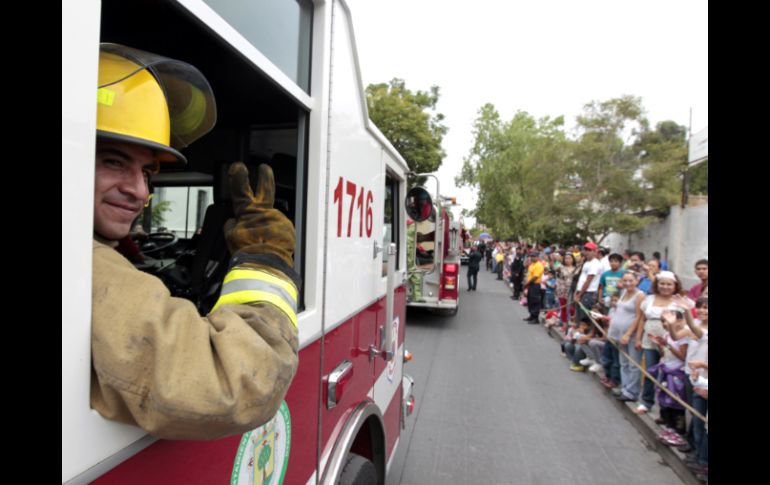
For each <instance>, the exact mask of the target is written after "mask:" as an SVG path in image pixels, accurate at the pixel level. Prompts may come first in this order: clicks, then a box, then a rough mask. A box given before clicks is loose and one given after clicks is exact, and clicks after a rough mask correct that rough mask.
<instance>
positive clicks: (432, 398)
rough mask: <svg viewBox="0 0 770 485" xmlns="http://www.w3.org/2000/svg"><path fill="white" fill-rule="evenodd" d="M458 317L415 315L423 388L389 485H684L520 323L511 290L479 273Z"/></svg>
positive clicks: (549, 344)
mask: <svg viewBox="0 0 770 485" xmlns="http://www.w3.org/2000/svg"><path fill="white" fill-rule="evenodd" d="M466 271H467V267H466V266H463V271H462V275H461V279H460V282H461V286H460V288H461V294H460V310H459V312H458V313H457V315H456V316H441V315H434V314H431V313H429V312H425V311H412V310H409V313H408V315H407V327H406V332H407V333H406V348H407V349H408V350H409V351H411V352H412V353H413V354H414V360H413V361H412V362H409V363H407V364H406V365H405V368H404V371H405V372H406V373H408V374H410V375H412V377H414V379H415V382H416V387H415V396H416V407H415V412H414V413H413V414H412V415H411V416H410V417H409V418H407V427H406V429H405V430H404V431H403V434H402V435H401V440H400V443H399V448H398V450H397V452H396V456H395V458H394V459H393V463H392V466H391V471H390V475H389V477H388V481H387V484H388V485H399V484H400V485H425V484H436V483H451V484H455V483H456V484H565V485H576V484H591V485H598V484H607V485H616V484H656V485H661V484H680V483H682V482H681V480H680V479H679V478H678V477H677V476H676V475H675V474H674V472H673V471H672V470H671V469H670V468H668V466H666V465H665V463H664V462H663V461H662V460H661V458H660V456H659V455H658V454H657V453H656V452H654V451H652V450H651V449H648V446H647V445H646V443H645V441H644V440H643V439H642V437H641V435H640V434H639V433H638V432H637V431H636V430H635V429H634V427H633V426H632V424H631V423H630V422H628V421H627V420H626V419H625V418H624V417H623V416H622V414H621V413H620V412H619V411H618V409H617V408H615V407H614V406H613V403H612V402H611V401H610V400H609V399H608V398H607V397H606V396H604V395H602V394H601V393H602V391H601V390H599V389H597V386H596V384H595V383H592V382H591V381H590V379H592V378H593V377H592V376H589V375H585V374H581V373H576V372H572V371H570V370H569V363H568V361H567V359H565V358H564V357H562V356H561V355H560V350H559V345H558V342H557V341H556V340H554V339H553V338H551V337H549V336H548V334H547V332H546V331H545V330H544V328H543V327H542V326H541V325H529V324H527V323H526V322H524V321H522V319H523V318H525V317H526V316H527V312H526V309H525V307H522V306H521V305H520V304H519V303H518V302H514V301H513V300H511V299H510V298H509V297H510V295H511V293H510V290H509V288H508V286H507V284H504V283H503V282H502V281H496V280H495V277H496V276H495V275H493V274H492V273H490V272H487V271H484V270H483V269H482V270H481V271H480V272H479V282H478V291H475V292H467V291H466V289H467V278H466V274H465V272H466Z"/></svg>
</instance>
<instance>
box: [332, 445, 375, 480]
mask: <svg viewBox="0 0 770 485" xmlns="http://www.w3.org/2000/svg"><path fill="white" fill-rule="evenodd" d="M376 483H378V481H377V469H376V468H375V467H374V463H372V462H371V461H369V460H367V459H366V458H364V457H363V456H361V455H356V454H355V453H351V454H350V455H349V456H348V460H347V462H345V467H344V468H343V469H342V475H341V476H340V479H339V481H338V482H337V485H369V484H376Z"/></svg>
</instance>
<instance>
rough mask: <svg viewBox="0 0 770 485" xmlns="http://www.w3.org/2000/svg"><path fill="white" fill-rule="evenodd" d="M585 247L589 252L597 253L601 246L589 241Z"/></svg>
mask: <svg viewBox="0 0 770 485" xmlns="http://www.w3.org/2000/svg"><path fill="white" fill-rule="evenodd" d="M583 247H584V248H586V249H588V250H589V251H596V250H597V249H598V248H599V246H597V245H596V244H594V243H592V242H591V241H588V242H587V243H585V244H584V245H583Z"/></svg>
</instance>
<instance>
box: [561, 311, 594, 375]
mask: <svg viewBox="0 0 770 485" xmlns="http://www.w3.org/2000/svg"><path fill="white" fill-rule="evenodd" d="M573 328H574V327H573ZM570 330H572V329H570ZM567 335H568V336H569V340H566V338H565V343H564V347H563V348H564V352H565V353H566V354H567V357H569V359H570V360H571V362H572V364H571V365H570V367H569V369H570V370H571V371H575V372H585V370H586V368H585V366H583V365H581V364H580V361H581V360H582V359H584V358H585V356H586V353H585V348H584V347H585V346H586V344H587V343H588V341H589V340H590V338H591V335H592V330H591V320H589V319H588V316H584V317H583V319H582V320H581V321H580V322H579V323H578V326H577V328H576V329H574V331H572V332H571V333H570V332H568V333H567Z"/></svg>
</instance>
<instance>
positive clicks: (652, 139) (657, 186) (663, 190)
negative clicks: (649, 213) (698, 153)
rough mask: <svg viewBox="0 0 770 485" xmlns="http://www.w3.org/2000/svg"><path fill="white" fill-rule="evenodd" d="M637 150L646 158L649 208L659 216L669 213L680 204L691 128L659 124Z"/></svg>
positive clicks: (645, 174)
mask: <svg viewBox="0 0 770 485" xmlns="http://www.w3.org/2000/svg"><path fill="white" fill-rule="evenodd" d="M636 150H637V151H638V152H639V153H641V154H642V162H643V166H642V170H643V173H644V181H645V182H646V184H645V186H644V188H645V189H646V190H647V192H648V196H649V199H648V204H649V206H650V208H651V209H653V210H655V211H657V212H658V213H661V214H663V213H667V211H668V210H669V208H670V207H671V206H672V205H676V204H677V203H678V202H679V199H680V197H681V193H682V174H683V172H684V169H685V168H686V167H687V128H685V127H684V126H682V125H678V124H677V123H675V122H673V121H663V122H661V123H658V125H657V126H656V128H655V131H648V132H646V133H643V134H642V135H641V136H640V137H639V141H638V142H637V143H636Z"/></svg>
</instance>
